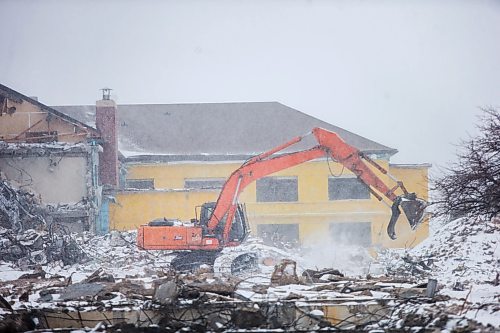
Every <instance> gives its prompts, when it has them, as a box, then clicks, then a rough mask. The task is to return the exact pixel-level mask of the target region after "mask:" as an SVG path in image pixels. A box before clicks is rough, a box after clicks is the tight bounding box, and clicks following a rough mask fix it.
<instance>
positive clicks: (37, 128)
mask: <svg viewBox="0 0 500 333" xmlns="http://www.w3.org/2000/svg"><path fill="white" fill-rule="evenodd" d="M0 140H1V141H0V172H1V178H2V180H4V181H7V182H8V183H9V184H10V185H12V186H13V187H14V188H17V189H19V190H22V191H23V192H24V193H31V196H33V197H34V198H33V200H34V201H36V203H37V204H39V205H40V206H41V207H42V208H43V214H42V216H43V218H44V220H45V221H46V222H47V223H49V224H50V223H52V222H57V223H59V224H63V225H65V226H66V227H67V228H69V229H70V230H72V231H83V230H92V231H96V229H97V225H96V221H97V220H98V219H97V216H98V213H99V206H100V196H101V186H100V184H99V179H98V168H99V157H98V153H99V149H100V148H99V147H100V146H99V144H100V142H101V139H100V136H99V134H98V132H97V130H96V129H94V128H93V127H91V126H88V125H86V124H84V123H82V122H80V121H78V120H76V119H73V118H71V117H69V116H68V115H66V114H63V113H61V112H59V111H57V110H55V109H53V108H50V107H48V106H46V105H44V104H42V103H40V102H38V101H37V99H36V98H30V97H28V96H25V95H23V94H21V93H19V92H17V91H15V90H13V89H10V88H8V87H6V86H3V85H0ZM9 198H10V197H9V191H8V190H7V187H5V186H4V187H3V191H2V199H1V200H0V201H1V204H0V211H1V212H2V216H3V218H2V221H3V224H4V226H7V224H9V223H10V224H11V225H10V226H9V227H10V228H13V229H15V230H18V231H21V230H22V229H23V226H22V225H21V224H20V222H19V213H18V212H17V213H16V209H15V208H13V207H14V206H9ZM16 207H17V206H16ZM19 207H22V206H21V205H19ZM24 229H26V228H24Z"/></svg>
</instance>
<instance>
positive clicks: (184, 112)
mask: <svg viewBox="0 0 500 333" xmlns="http://www.w3.org/2000/svg"><path fill="white" fill-rule="evenodd" d="M53 108H55V109H57V110H59V111H61V112H63V113H66V114H68V115H70V116H71V117H74V118H76V119H79V120H80V121H82V122H85V123H87V124H89V125H93V124H94V123H95V106H94V105H92V106H54V107H53ZM118 127H119V129H118V136H119V149H120V151H121V152H122V153H123V154H124V155H125V156H131V155H149V157H148V158H149V159H157V160H162V159H163V160H169V159H170V160H172V159H177V160H179V159H180V160H188V159H189V160H192V159H196V160H198V159H202V160H220V159H221V158H222V159H241V158H242V157H245V156H246V157H248V156H250V155H254V154H257V153H260V152H263V151H266V150H269V149H271V148H273V147H275V146H277V145H280V144H282V143H284V142H286V141H287V140H289V139H291V138H293V137H295V136H298V135H303V134H305V133H307V132H309V131H310V130H311V129H312V128H314V127H322V128H325V129H328V130H331V131H333V132H336V133H337V134H339V135H340V136H341V137H342V138H343V139H344V140H345V141H346V142H347V143H348V144H350V145H353V146H355V147H357V148H358V149H360V150H361V151H364V152H368V153H379V154H388V155H392V154H395V153H396V152H397V150H395V149H393V148H389V147H386V146H384V145H381V144H379V143H376V142H374V141H371V140H368V139H366V138H364V137H362V136H359V135H357V134H354V133H351V132H349V131H346V130H344V129H342V128H340V127H337V126H334V125H331V124H329V123H326V122H324V121H321V120H319V119H317V118H314V117H311V116H309V115H307V114H305V113H302V112H300V111H298V110H295V109H293V108H290V107H287V106H285V105H283V104H280V103H278V102H249V103H202V104H132V105H118ZM305 141H306V142H304V141H303V142H301V143H300V144H299V145H297V147H296V148H297V149H304V148H306V147H307V148H310V147H312V146H314V141H313V140H312V139H311V140H310V141H309V142H307V140H305ZM158 155H169V157H167V156H163V157H160V156H158ZM154 156H156V157H154ZM219 157H220V158H219ZM144 158H146V156H143V157H142V158H141V159H144Z"/></svg>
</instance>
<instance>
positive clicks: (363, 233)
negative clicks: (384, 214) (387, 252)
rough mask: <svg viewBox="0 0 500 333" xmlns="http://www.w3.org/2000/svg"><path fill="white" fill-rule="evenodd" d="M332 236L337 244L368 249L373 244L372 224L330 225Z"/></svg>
mask: <svg viewBox="0 0 500 333" xmlns="http://www.w3.org/2000/svg"><path fill="white" fill-rule="evenodd" d="M330 235H331V236H332V241H333V242H335V243H339V244H349V245H359V246H365V247H368V246H370V245H371V244H372V224H371V223H370V222H340V223H330Z"/></svg>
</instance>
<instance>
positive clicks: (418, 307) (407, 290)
mask: <svg viewBox="0 0 500 333" xmlns="http://www.w3.org/2000/svg"><path fill="white" fill-rule="evenodd" d="M497 227H498V225H497V224H495V223H487V224H485V225H484V226H478V225H474V224H465V227H464V223H461V222H456V221H454V222H452V223H449V224H447V225H445V226H444V227H443V228H441V229H440V232H438V233H436V234H434V235H433V236H431V237H430V238H429V240H427V241H426V242H424V243H423V244H421V245H420V246H418V247H417V248H416V249H414V250H413V251H406V252H396V251H391V252H390V253H389V252H387V253H385V254H384V255H381V256H380V258H381V259H384V260H386V261H385V262H386V263H387V264H388V272H389V273H388V274H384V275H377V276H375V275H374V274H371V275H370V274H367V275H366V274H365V275H364V276H360V275H350V274H348V273H347V272H348V271H346V270H341V269H340V270H339V269H337V268H336V267H334V266H333V267H332V265H330V264H328V266H323V267H320V268H308V269H306V268H305V267H306V265H305V262H304V258H301V257H299V255H298V253H291V252H287V251H284V250H283V249H278V248H274V247H272V246H266V245H264V244H262V243H261V242H260V241H259V240H257V239H250V241H249V242H247V243H245V244H243V245H242V246H241V247H240V248H235V249H225V250H224V251H223V252H224V253H226V254H231V252H232V251H253V252H255V253H257V254H258V257H259V261H258V263H259V271H257V272H251V273H250V272H247V273H243V274H242V275H239V276H234V275H221V274H218V273H217V272H215V273H214V269H213V267H211V266H209V265H204V266H201V267H200V268H199V269H198V270H196V271H195V272H191V273H185V272H176V271H174V270H172V269H171V268H170V265H169V263H170V261H171V260H172V258H173V257H174V255H175V254H174V253H172V252H169V251H144V250H141V249H138V248H137V246H136V244H135V241H136V232H118V231H113V232H111V233H110V234H107V235H102V236H95V235H91V234H90V233H83V234H80V235H78V236H77V237H76V238H74V241H75V243H76V246H78V248H80V249H82V251H84V252H85V253H86V257H87V259H86V260H84V261H79V263H78V264H71V265H66V264H64V262H62V261H60V260H59V261H51V262H47V263H46V264H44V265H41V266H37V268H36V269H32V270H29V271H27V270H23V271H18V272H16V274H13V273H12V272H11V273H9V272H8V271H5V270H4V271H3V272H5V273H2V274H0V296H1V298H0V319H2V320H3V322H5V323H8V324H9V325H11V326H10V327H11V328H12V327H14V326H12V325H18V326H17V327H35V328H38V329H41V328H54V327H68V328H69V327H73V328H80V329H82V331H88V332H90V331H91V330H93V331H94V332H117V331H120V330H121V331H124V332H125V331H127V329H128V330H129V331H134V332H135V331H144V332H147V331H148V330H155V332H177V331H194V332H204V331H213V332H222V331H231V330H239V331H242V332H243V331H256V330H271V329H284V330H287V331H311V330H324V331H328V330H336V329H340V330H356V331H377V330H378V331H380V330H383V331H421V332H434V331H449V332H452V331H457V332H458V331H460V332H472V331H478V332H494V331H495V329H496V327H498V326H499V325H500V323H498V319H495V318H497V315H498V314H499V313H500V303H499V302H498V297H499V295H500V290H499V287H498V285H497V286H495V285H494V284H495V279H494V274H493V273H494V272H495V271H494V270H495V268H496V269H498V265H497V264H498V262H495V261H494V260H497V257H496V255H497V252H496V251H497V250H496V249H497V247H495V244H497V243H496V242H497V241H498V239H497V237H498V236H497V235H498V229H494V228H497ZM492 228H493V229H492ZM474 231H476V232H474ZM47 233H48V232H47ZM464 235H466V236H467V237H466V239H463V241H462V238H460V239H461V241H462V244H463V247H462V248H456V249H455V250H454V251H452V250H449V249H448V248H447V247H451V245H450V244H451V243H453V241H452V240H453V239H456V237H463V236H464ZM35 238H36V237H35ZM443 242H444V243H443ZM446 242H449V243H446ZM35 243H36V242H35ZM486 243H488V245H491V247H488V246H487V245H486ZM478 244H479V246H477V245H478ZM478 248H479V249H480V250H481V251H482V252H480V255H479V254H477V253H476V252H477V249H478ZM467 249H468V251H467ZM491 250H493V253H492V254H491V253H490V252H489V251H491ZM460 251H464V252H463V253H462V256H460V254H461V252H460ZM466 253H469V254H470V253H476V255H475V256H474V257H473V258H475V259H474V260H476V262H477V263H480V264H482V265H485V266H484V267H486V269H487V270H491V271H490V272H484V271H483V270H482V269H480V267H479V266H476V265H475V264H471V262H470V261H469V260H471V258H472V257H471V256H467V255H466ZM455 255H456V256H458V257H459V258H458V259H457V260H454V258H455V257H454V256H455ZM2 259H3V258H2ZM490 260H491V262H490ZM461 262H464V266H465V267H467V265H470V266H471V270H470V271H468V273H464V272H463V271H460V270H453V269H449V268H447V267H445V266H446V263H448V264H449V265H450V266H452V267H458V265H459V264H460V263H461ZM490 264H491V266H488V265H490ZM412 266H415V267H416V269H414V270H410V269H409V267H412ZM476 268H477V269H476ZM1 269H6V266H2V265H1V263H0V271H1ZM405 270H406V272H405ZM450 272H452V273H450ZM459 272H460V274H458V273H459ZM454 273H457V274H458V275H452V276H451V278H449V279H446V277H447V276H448V275H447V274H454ZM9 274H10V276H11V277H10V278H5V277H6V276H9ZM492 278H493V279H492ZM457 279H458V280H457ZM2 280H3V281H2ZM436 280H437V283H436ZM457 281H460V282H461V283H462V284H463V286H462V287H460V286H458V285H456V282H457ZM436 289H437V290H436ZM2 300H3V302H2ZM495 320H496V321H495ZM33 323H35V325H34V326H33ZM22 325H25V326H22ZM26 325H31V326H26ZM85 327H87V328H85ZM1 329H2V327H1V326H0V332H1ZM6 331H8V330H6Z"/></svg>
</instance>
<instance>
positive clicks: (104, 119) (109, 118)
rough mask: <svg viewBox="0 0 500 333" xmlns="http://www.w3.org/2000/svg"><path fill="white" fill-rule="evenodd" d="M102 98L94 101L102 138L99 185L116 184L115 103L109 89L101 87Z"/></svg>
mask: <svg viewBox="0 0 500 333" xmlns="http://www.w3.org/2000/svg"><path fill="white" fill-rule="evenodd" d="M102 91H103V96H102V100H100V101H97V102H96V106H95V123H96V127H97V131H98V132H99V133H100V135H101V138H102V140H103V144H102V148H103V151H102V152H100V153H99V178H100V180H101V185H108V186H112V187H117V186H118V131H117V128H118V127H117V119H116V103H115V101H113V100H112V99H111V98H110V92H111V89H109V88H104V89H102Z"/></svg>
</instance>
